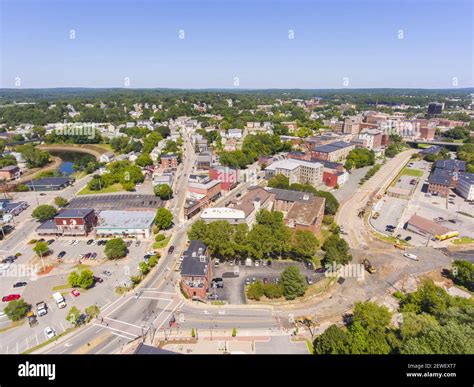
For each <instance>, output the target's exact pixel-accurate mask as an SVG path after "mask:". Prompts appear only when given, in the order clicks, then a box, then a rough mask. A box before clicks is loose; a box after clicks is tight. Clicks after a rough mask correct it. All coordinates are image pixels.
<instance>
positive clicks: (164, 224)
mask: <svg viewBox="0 0 474 387" xmlns="http://www.w3.org/2000/svg"><path fill="white" fill-rule="evenodd" d="M155 223H156V226H157V227H158V229H159V230H166V229H168V228H170V227H171V225H172V224H173V214H172V213H171V211H170V210H168V209H167V208H164V207H161V208H158V211H156V216H155Z"/></svg>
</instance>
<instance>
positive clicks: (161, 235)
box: [155, 234, 166, 242]
mask: <svg viewBox="0 0 474 387" xmlns="http://www.w3.org/2000/svg"><path fill="white" fill-rule="evenodd" d="M165 239H166V237H165V236H164V235H163V234H158V235H157V236H156V237H155V242H161V241H163V240H165Z"/></svg>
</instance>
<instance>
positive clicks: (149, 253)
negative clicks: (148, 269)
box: [145, 250, 156, 255]
mask: <svg viewBox="0 0 474 387" xmlns="http://www.w3.org/2000/svg"><path fill="white" fill-rule="evenodd" d="M145 255H156V253H155V251H154V250H150V251H147V252H146V253H145Z"/></svg>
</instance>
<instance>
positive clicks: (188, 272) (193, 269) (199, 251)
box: [181, 240, 212, 300]
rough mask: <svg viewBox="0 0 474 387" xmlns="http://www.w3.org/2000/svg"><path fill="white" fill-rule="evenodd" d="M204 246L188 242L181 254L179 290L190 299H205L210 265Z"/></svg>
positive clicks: (195, 242)
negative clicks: (186, 247)
mask: <svg viewBox="0 0 474 387" xmlns="http://www.w3.org/2000/svg"><path fill="white" fill-rule="evenodd" d="M210 263H211V258H210V256H209V251H208V248H207V246H206V244H205V243H204V242H203V241H201V240H193V241H191V242H190V244H189V246H188V249H187V250H186V251H185V252H184V253H183V262H182V265H181V290H182V291H183V292H184V293H185V294H186V295H187V296H188V297H189V298H191V299H196V298H198V299H201V300H204V299H205V298H206V293H207V291H208V290H209V284H210V283H211V279H212V265H211V264H210Z"/></svg>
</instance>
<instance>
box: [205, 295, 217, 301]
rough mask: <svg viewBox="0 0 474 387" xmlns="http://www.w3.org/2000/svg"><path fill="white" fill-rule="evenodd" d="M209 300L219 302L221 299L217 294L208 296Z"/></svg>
mask: <svg viewBox="0 0 474 387" xmlns="http://www.w3.org/2000/svg"><path fill="white" fill-rule="evenodd" d="M207 299H208V300H218V299H219V296H218V295H217V294H209V295H208V296H207Z"/></svg>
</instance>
